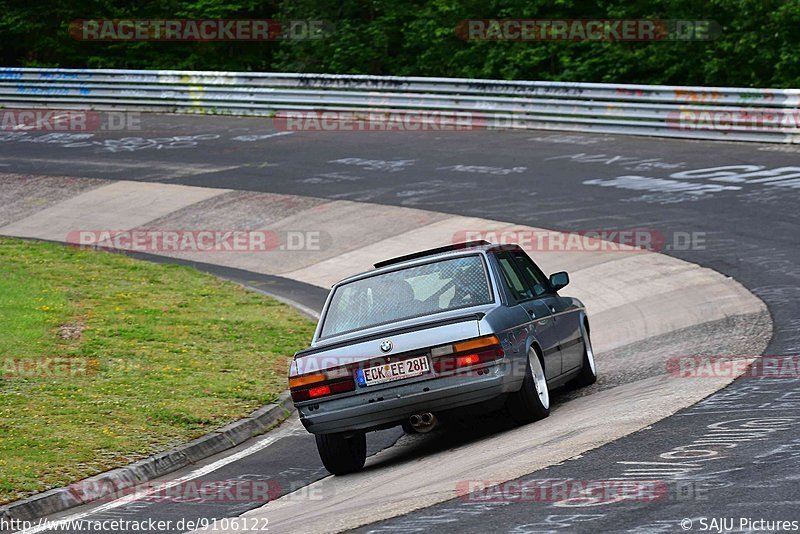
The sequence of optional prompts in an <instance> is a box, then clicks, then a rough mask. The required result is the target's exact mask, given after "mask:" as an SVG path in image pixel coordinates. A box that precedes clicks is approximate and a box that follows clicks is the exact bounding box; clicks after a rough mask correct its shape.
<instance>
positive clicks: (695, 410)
mask: <svg viewBox="0 0 800 534" xmlns="http://www.w3.org/2000/svg"><path fill="white" fill-rule="evenodd" d="M142 124H143V130H142V131H140V132H124V133H122V132H103V133H100V132H98V133H96V134H94V135H93V136H91V137H90V138H84V139H77V138H74V137H70V136H71V135H72V134H42V133H30V132H13V133H9V132H6V133H0V165H2V166H0V172H4V173H19V174H25V175H37V176H38V175H52V176H76V177H96V178H104V179H110V180H115V179H119V180H123V179H124V180H134V181H157V182H168V183H176V184H183V185H193V186H201V187H203V186H205V187H217V188H227V189H236V190H246V191H261V192H273V193H286V194H295V195H303V196H309V197H321V198H328V199H339V200H352V201H357V202H370V203H378V204H384V205H394V206H407V207H414V208H421V209H426V210H432V211H437V212H444V213H452V214H459V215H466V216H475V217H483V218H493V219H498V220H504V221H511V222H514V223H518V224H525V225H530V226H536V227H544V228H551V229H555V230H562V231H578V232H580V231H601V230H608V231H611V230H632V229H637V230H647V231H651V232H652V233H653V234H657V235H659V236H662V237H663V247H662V248H661V249H660V250H659V251H660V252H663V253H664V254H667V255H671V256H675V257H678V258H680V259H683V260H686V261H689V262H693V263H697V264H699V265H702V266H705V267H709V268H712V269H714V270H716V271H719V272H721V273H723V274H724V275H727V276H730V277H732V278H734V279H736V280H738V281H739V282H741V283H742V284H744V285H745V286H746V287H747V288H748V289H749V290H750V291H752V292H753V293H754V294H755V295H756V296H758V297H759V298H760V299H762V300H763V301H764V302H765V303H766V304H767V306H768V308H769V311H770V313H771V316H772V320H773V324H774V331H773V337H772V340H771V342H770V344H769V346H768V349H767V351H766V354H768V355H776V356H796V355H798V354H800V305H799V304H798V302H800V237H798V222H799V217H798V213H797V207H796V206H797V204H798V197H800V180H798V178H800V165H798V160H800V148H795V147H791V146H782V145H780V146H779V145H761V144H745V143H725V142H701V141H677V140H665V139H655V138H631V137H622V136H606V135H595V134H592V135H590V134H573V133H563V132H546V131H521V132H520V131H496V132H425V133H411V132H394V133H389V132H369V133H364V132H359V133H355V132H292V133H288V132H276V131H275V130H274V128H273V127H272V124H271V121H270V120H268V119H255V118H230V117H203V116H168V115H146V116H144V117H143V120H142ZM276 133H277V134H280V135H275V134H276ZM123 138H125V139H123ZM719 167H724V169H718V168H719ZM533 255H534V257H535V252H534V253H533ZM218 274H221V275H223V276H224V275H225V273H218ZM228 274H230V275H231V277H233V278H235V276H233V275H234V274H235V273H228ZM239 275H240V276H244V275H242V274H241V273H239ZM244 278H245V280H244V281H245V283H248V284H249V285H251V286H253V287H256V288H258V284H257V283H253V281H257V277H255V275H254V276H253V277H252V280H250V279H249V277H247V276H244ZM262 282H263V283H265V284H266V283H268V280H267V279H266V278H263V279H262ZM287 291H288V290H287ZM290 292H291V291H290ZM293 294H294V295H295V296H296V300H298V302H300V303H303V304H306V305H308V306H309V307H315V306H316V307H318V303H319V294H318V293H316V294H315V293H314V291H312V290H308V291H304V290H303V289H302V288H296V291H295V293H293ZM315 303H316V304H315ZM713 335H714V333H713V331H711V332H709V336H713ZM753 356H755V355H753ZM600 372H601V373H602V369H600ZM796 377H797V374H796V373H795V378H782V379H774V378H740V379H738V380H737V381H736V382H734V383H733V384H732V385H731V386H729V387H727V388H725V389H723V390H721V391H719V392H717V393H716V394H714V395H712V396H711V397H709V398H708V399H706V400H704V401H702V402H700V403H698V404H696V405H695V406H692V407H690V408H688V409H685V410H682V411H680V412H679V413H678V414H676V415H674V416H672V417H669V418H667V419H664V420H662V421H660V422H658V423H656V424H655V425H653V426H652V427H650V428H647V429H644V430H642V431H640V432H637V433H634V434H631V435H629V436H627V437H624V438H622V439H619V440H617V441H616V442H613V443H610V444H607V445H604V446H602V447H600V448H597V449H595V450H592V451H589V452H587V453H586V454H584V455H582V456H580V457H576V458H574V459H571V460H569V461H567V462H564V463H562V464H559V465H555V466H552V467H549V468H547V469H544V470H542V471H538V472H534V473H530V474H529V475H527V476H526V477H524V478H523V479H521V480H520V482H521V483H522V485H525V483H526V482H527V483H528V484H534V485H535V484H536V483H537V481H542V480H563V479H569V480H577V481H581V480H583V481H588V480H595V481H596V480H605V481H619V482H623V481H630V480H661V479H664V478H667V477H669V476H671V475H677V474H679V475H680V478H681V481H682V482H681V483H680V484H672V483H670V484H669V485H668V487H666V488H662V489H663V491H661V492H659V493H658V498H655V499H645V498H641V499H633V500H630V499H628V500H622V501H619V500H617V501H615V500H614V499H604V500H602V501H599V502H598V501H597V500H592V499H591V498H579V497H576V498H575V499H570V500H568V501H566V503H565V501H563V500H560V499H559V500H557V501H558V502H555V501H556V500H555V499H553V498H551V496H545V497H536V496H534V497H529V496H528V497H526V496H524V495H523V496H521V497H520V498H518V499H512V498H508V493H502V492H501V493H499V494H498V493H490V492H486V493H484V494H483V495H480V494H478V495H463V496H461V497H459V498H455V499H453V500H451V501H448V502H445V503H441V504H438V505H435V506H432V507H429V508H425V509H420V510H416V511H414V512H412V513H410V514H407V515H404V516H400V517H396V518H394V519H390V520H387V521H385V522H379V523H375V524H372V525H368V526H365V527H363V530H364V531H365V532H366V531H376V532H399V531H402V532H415V531H418V532H423V531H428V530H431V529H434V528H437V527H445V528H447V529H448V530H450V531H454V532H455V531H459V532H460V531H463V532H486V531H506V532H514V533H525V532H575V531H597V530H598V529H600V530H603V531H605V530H609V531H611V530H613V531H627V532H676V531H683V530H689V529H692V530H695V531H699V530H700V529H701V526H702V525H703V524H704V523H703V521H705V520H704V519H702V518H708V521H710V518H712V517H717V518H722V517H726V518H735V520H736V526H737V527H739V526H740V523H739V521H740V519H741V518H745V519H749V520H751V521H755V522H757V521H758V520H759V519H765V520H770V521H775V520H782V521H792V520H795V521H797V520H800V508H799V507H798V504H800V484H798V473H800V431H799V430H798V424H800V415H798V414H800V412H799V411H798V409H799V408H800V392H798V387H797V385H798V380H797V378H796ZM563 400H564V402H568V399H563ZM618 409H619V410H621V411H626V410H638V409H641V407H638V406H635V405H628V406H619V407H618ZM507 429H508V426H507V422H504V421H494V422H487V423H486V424H485V426H482V427H481V428H480V429H477V430H476V429H467V430H463V432H462V433H461V434H457V435H455V436H447V435H445V436H438V437H435V438H434V439H432V440H430V442H429V443H428V444H426V445H425V446H424V447H422V448H421V449H420V450H418V451H417V452H416V453H417V454H424V452H425V450H426V449H428V448H429V449H433V450H447V449H448V448H457V447H459V446H460V445H461V444H463V443H466V442H474V441H476V440H480V439H481V438H482V437H483V436H485V435H489V434H492V433H496V432H502V431H504V430H507ZM279 432H287V433H288V434H287V437H286V439H283V440H281V441H280V442H276V444H275V445H274V446H270V447H269V448H265V449H263V450H260V451H258V452H256V453H254V454H252V455H248V456H246V457H245V459H243V460H241V461H239V462H236V463H235V464H230V466H229V467H226V469H230V473H229V475H224V476H229V477H230V478H234V479H235V478H237V477H242V476H246V475H250V476H254V475H257V474H258V473H263V472H265V471H267V470H268V471H269V472H270V473H277V475H275V476H273V478H275V479H277V480H278V481H279V483H280V486H281V490H282V491H281V493H286V492H287V491H291V490H296V489H298V488H302V487H303V486H305V485H307V484H310V483H311V482H314V481H315V480H318V479H320V478H322V477H323V476H325V472H324V470H322V469H321V465H320V463H319V459H318V458H317V456H316V450H315V448H314V444H313V439H312V438H311V437H310V436H308V435H307V434H305V433H304V431H303V430H302V427H300V426H299V425H297V424H296V422H293V421H291V420H290V421H289V422H288V423H286V424H284V425H283V426H282V427H281V429H280V430H279ZM295 432H296V433H295ZM269 436H271V434H267V435H266V436H265V437H262V438H260V439H261V440H263V439H268V438H269ZM399 437H400V432H399V431H398V430H396V429H393V430H390V431H384V432H382V433H380V436H379V437H378V438H377V439H372V440H371V441H370V447H371V452H373V453H375V452H377V451H379V450H383V449H385V448H386V447H390V446H392V444H393V443H395V442H396V441H397V439H398V438H399ZM407 439H409V438H401V440H407ZM256 441H258V440H256ZM733 443H735V445H733V446H732V444H733ZM248 446H251V445H250V444H245V445H243V446H242V448H243V449H244V448H246V447H248ZM226 454H227V453H226ZM214 460H215V459H213V458H212V459H209V460H208V462H212V461H214ZM196 468H197V467H196V466H195V467H193V469H196ZM409 468H411V469H413V462H412V463H411V464H409ZM180 475H181V473H180V472H179V473H176V474H175V476H180ZM281 477H282V478H281ZM420 477H421V478H420V484H424V474H420ZM510 493H512V494H514V495H515V496H519V493H518V492H517V493H514V492H513V491H511V492H510ZM259 505H260V503H235V502H234V503H227V504H225V505H215V506H213V507H211V506H204V505H203V504H202V503H169V504H166V503H158V502H154V503H147V506H139V505H136V506H128V507H123V508H119V509H114V510H104V511H99V510H98V509H97V508H96V507H97V506H100V507H102V506H103V504H99V505H90V506H87V507H86V509H85V510H77V512H85V513H86V514H88V515H91V514H93V513H94V514H95V515H98V516H103V517H106V516H120V515H124V516H125V517H143V516H145V515H146V516H147V517H156V518H171V517H179V516H180V517H189V516H191V515H193V514H194V515H195V516H196V517H200V516H205V517H231V516H236V515H239V514H241V513H243V512H244V511H246V510H247V509H248V508H253V507H255V506H259ZM379 505H380V503H376V506H379ZM189 508H190V509H191V510H189ZM93 510H97V511H96V512H93ZM75 512H76V511H70V512H69V514H73V513H75ZM115 514H116V515H115ZM684 519H689V520H691V521H692V522H693V523H692V524H691V525H690V524H688V523H686V522H684V523H683V524H682V523H681V521H682V520H684ZM687 526H688V527H689V528H686V527H687ZM742 530H743V531H750V530H752V531H755V530H758V528H757V527H754V526H753V523H752V522H751V523H746V524H743V528H742ZM274 531H280V530H279V529H277V530H274Z"/></svg>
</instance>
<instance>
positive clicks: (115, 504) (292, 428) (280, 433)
mask: <svg viewBox="0 0 800 534" xmlns="http://www.w3.org/2000/svg"><path fill="white" fill-rule="evenodd" d="M300 428H301V427H300V420H299V419H294V420H293V421H289V422H288V424H287V426H286V428H282V429H278V430H275V431H274V432H271V433H270V434H268V435H267V436H266V437H264V439H262V440H261V441H259V442H258V443H255V444H253V445H251V446H250V447H248V448H246V449H244V450H243V451H239V452H237V453H236V454H232V455H230V456H227V457H225V458H222V459H220V460H217V461H216V462H213V463H210V464H208V465H207V466H205V467H201V468H199V469H196V470H194V471H192V472H191V473H189V474H187V475H186V476H182V477H180V478H176V479H174V480H170V481H169V482H165V483H164V484H163V485H160V484H159V485H157V486H156V487H154V488H153V489H151V490H149V491H145V492H141V493H139V492H136V493H133V494H130V495H127V496H125V497H120V498H119V499H117V500H115V501H111V502H109V503H106V504H104V505H102V506H98V507H97V508H94V509H92V510H87V511H86V512H81V513H77V514H72V515H70V516H67V517H65V518H64V519H59V520H58V521H52V522H48V523H46V524H42V525H37V526H35V527H31V528H29V529H26V530H18V531H17V532H15V533H14V534H36V533H37V532H42V531H43V530H52V529H57V528H61V527H65V526H69V524H70V522H75V521H79V520H81V519H83V518H85V517H88V516H90V515H94V514H98V513H103V512H107V511H108V510H113V509H114V508H119V507H120V506H124V505H126V504H129V503H131V502H135V501H138V500H141V499H143V498H145V497H147V496H149V495H152V494H153V493H155V492H160V491H163V490H165V489H168V488H172V487H174V486H179V485H181V484H183V483H184V482H188V481H190V480H193V479H195V478H199V477H202V476H205V475H207V474H209V473H211V472H213V471H216V470H217V469H220V468H222V467H225V466H226V465H228V464H231V463H233V462H238V461H239V460H241V459H242V458H246V457H247V456H250V455H251V454H255V453H257V452H258V451H260V450H262V449H266V448H267V447H269V446H270V445H272V444H273V443H275V442H276V441H278V440H280V439H282V438H285V437H287V436H291V435H294V434H298V433H299V430H300Z"/></svg>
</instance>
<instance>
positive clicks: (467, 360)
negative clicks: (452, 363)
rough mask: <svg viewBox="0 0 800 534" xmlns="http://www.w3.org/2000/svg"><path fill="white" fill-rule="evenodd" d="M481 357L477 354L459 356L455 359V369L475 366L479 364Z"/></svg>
mask: <svg viewBox="0 0 800 534" xmlns="http://www.w3.org/2000/svg"><path fill="white" fill-rule="evenodd" d="M480 361H481V357H480V355H478V354H467V355H466V356H459V357H458V358H456V367H466V366H467V365H475V364H476V363H480Z"/></svg>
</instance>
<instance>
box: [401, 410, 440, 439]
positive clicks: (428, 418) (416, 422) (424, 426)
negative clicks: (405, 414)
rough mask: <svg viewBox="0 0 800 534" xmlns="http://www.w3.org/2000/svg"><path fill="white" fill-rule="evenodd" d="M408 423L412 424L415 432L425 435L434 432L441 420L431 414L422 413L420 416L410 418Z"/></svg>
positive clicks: (415, 415)
mask: <svg viewBox="0 0 800 534" xmlns="http://www.w3.org/2000/svg"><path fill="white" fill-rule="evenodd" d="M408 422H409V423H410V424H411V427H412V428H413V429H414V430H416V431H417V432H419V433H421V434H424V433H425V432H430V431H431V430H433V429H434V428H435V427H436V424H437V423H438V422H439V420H438V419H437V418H436V416H435V415H433V414H432V413H431V412H422V413H419V414H416V413H415V414H414V415H412V416H411V417H409V418H408Z"/></svg>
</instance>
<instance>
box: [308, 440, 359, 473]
mask: <svg viewBox="0 0 800 534" xmlns="http://www.w3.org/2000/svg"><path fill="white" fill-rule="evenodd" d="M314 437H316V438H317V450H318V451H319V457H320V459H321V460H322V465H324V466H325V469H327V470H328V472H329V473H330V474H332V475H346V474H347V473H354V472H356V471H360V470H361V469H362V468H363V467H364V462H365V461H366V460H367V437H366V436H365V435H364V433H363V432H358V433H356V434H351V435H348V436H345V435H344V434H316V435H315V436H314Z"/></svg>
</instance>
